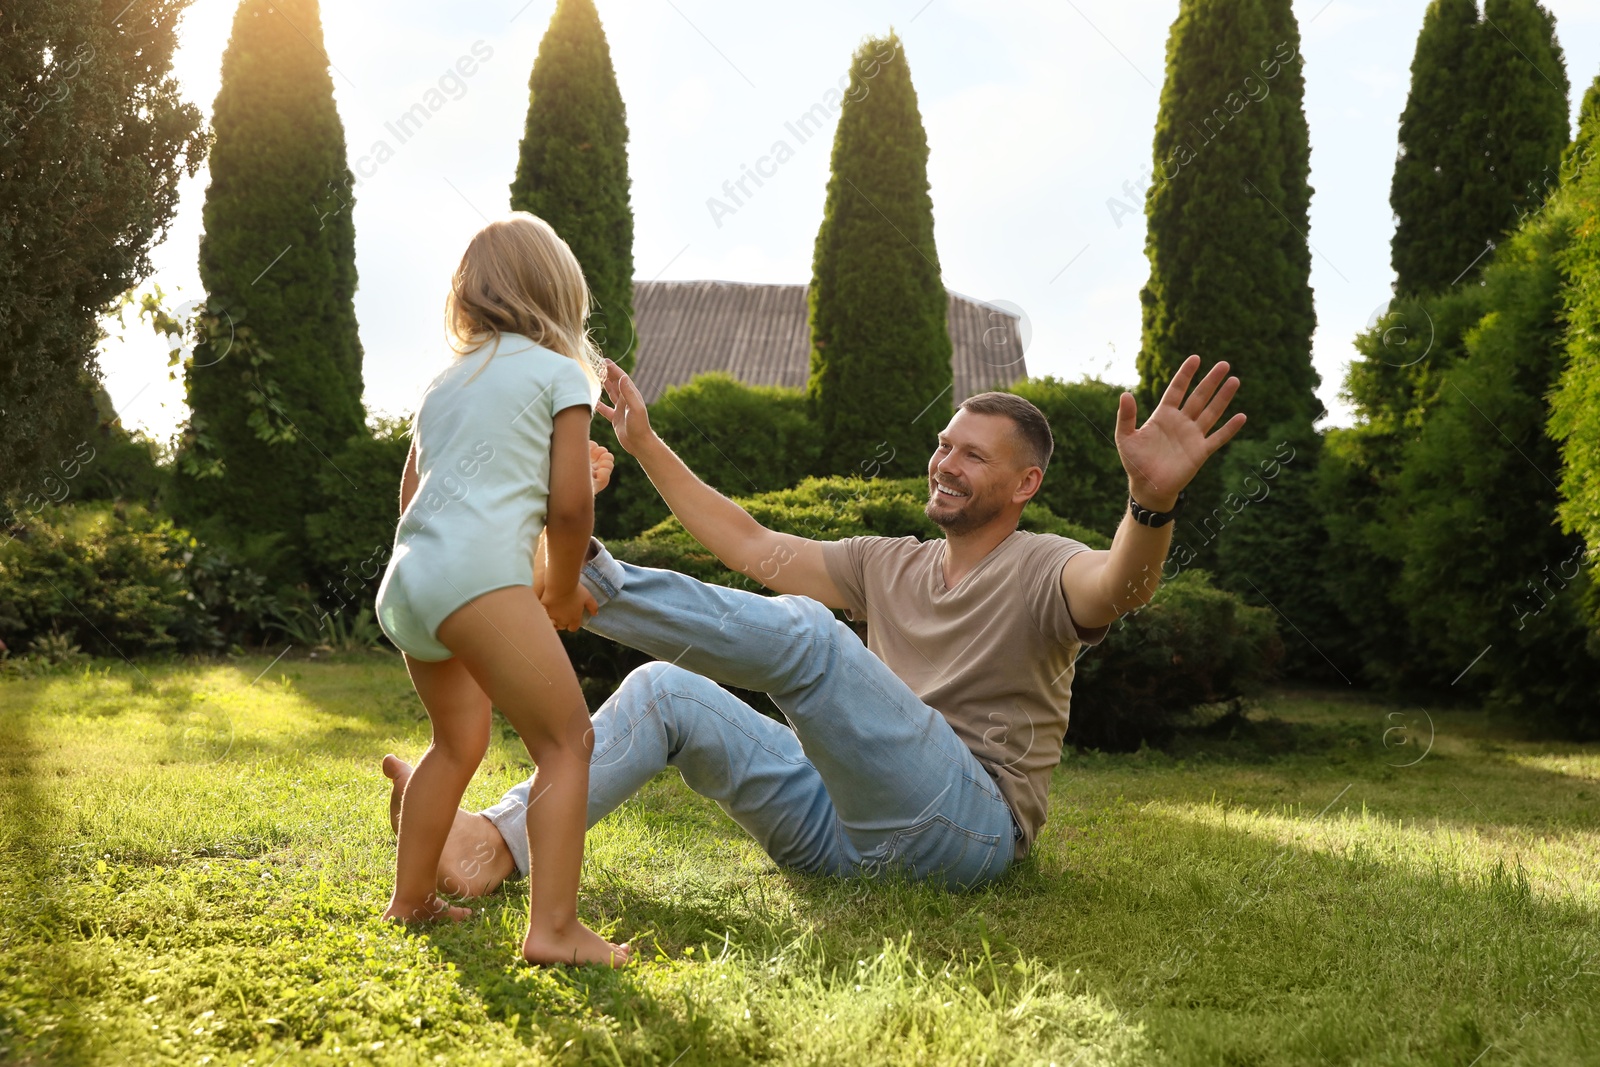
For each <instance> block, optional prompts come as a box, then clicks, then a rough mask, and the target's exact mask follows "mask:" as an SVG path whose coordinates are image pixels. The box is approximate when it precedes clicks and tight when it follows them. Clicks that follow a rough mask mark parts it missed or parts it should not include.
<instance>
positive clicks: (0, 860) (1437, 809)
mask: <svg viewBox="0 0 1600 1067" xmlns="http://www.w3.org/2000/svg"><path fill="white" fill-rule="evenodd" d="M1264 710H1270V711H1271V712H1273V713H1275V714H1277V715H1279V716H1282V717H1283V718H1285V719H1288V720H1291V721H1292V722H1293V723H1295V724H1296V725H1295V727H1294V728H1292V729H1290V728H1264V729H1262V730H1261V731H1260V732H1259V735H1258V736H1257V735H1249V736H1241V737H1240V738H1238V739H1236V740H1234V741H1231V742H1227V743H1222V742H1216V743H1205V742H1190V743H1186V745H1184V746H1183V747H1181V748H1180V749H1179V750H1178V753H1177V754H1175V755H1164V754H1161V753H1150V752H1145V753H1138V754H1134V755H1127V756H1104V755H1093V754H1090V755H1075V754H1069V756H1068V757H1067V759H1066V761H1065V762H1064V764H1063V766H1062V768H1061V770H1060V771H1059V772H1058V773H1057V777H1056V781H1055V787H1054V799H1053V808H1052V818H1051V821H1050V823H1049V825H1048V826H1047V827H1046V828H1045V831H1044V833H1043V835H1042V837H1041V840H1040V843H1039V847H1038V849H1037V851H1036V854H1035V857H1034V858H1033V859H1031V860H1030V861H1028V862H1027V863H1025V864H1022V865H1020V866H1019V867H1018V868H1017V869H1016V870H1014V871H1013V872H1012V873H1011V874H1010V875H1008V876H1007V878H1006V879H1004V880H1003V881H1002V882H1001V883H1000V884H998V885H996V886H994V887H991V888H990V889H987V890H985V891H983V892H979V893H974V894H967V895H952V894H948V893H943V892H940V891H938V890H934V889H929V888H926V887H920V886H913V885H906V884H899V883H886V884H878V885H863V884H856V883H841V882H836V881H831V880H828V879H822V878H812V877H806V876H800V875H795V874H792V873H789V872H785V871H782V870H779V869H777V868H775V867H774V866H773V865H772V864H771V863H770V862H769V861H768V860H767V859H766V858H765V857H764V856H763V855H762V854H761V853H760V852H759V850H758V849H756V848H754V847H753V846H752V845H751V844H750V842H749V841H748V840H747V839H746V838H745V837H744V836H743V834H742V833H741V832H739V831H738V830H737V828H736V827H734V826H733V825H732V824H731V823H730V822H729V821H728V820H727V819H726V818H725V817H724V816H723V815H722V814H721V813H720V812H719V811H717V809H716V808H715V806H714V805H712V804H710V803H708V802H705V801H703V800H701V799H699V798H697V797H694V796H693V795H691V794H689V793H688V791H687V790H685V789H684V788H683V785H682V783H681V782H680V781H678V780H677V776H676V773H675V772H668V773H667V774H664V775H662V776H661V777H660V778H659V779H657V780H656V781H655V782H653V783H651V784H650V785H649V786H648V787H647V788H646V789H645V790H644V791H643V792H642V793H641V794H640V795H639V796H638V797H636V798H635V799H633V800H632V801H630V802H629V803H628V804H626V805H624V807H623V808H622V809H621V810H619V811H618V812H617V813H616V814H614V815H613V816H612V817H611V818H609V819H608V820H606V821H605V822H604V823H602V824H601V825H600V826H599V827H597V828H596V829H595V830H594V831H593V832H592V833H591V834H590V837H589V850H588V860H587V869H586V876H585V883H584V889H583V894H582V898H581V900H580V909H581V911H582V913H583V915H584V916H585V917H586V918H587V919H588V920H589V921H591V922H592V923H594V924H596V925H598V926H600V927H601V928H602V929H604V930H606V931H608V932H611V933H615V934H619V935H624V936H628V937H630V938H631V939H633V940H634V942H635V943H636V944H639V945H641V946H642V948H643V957H644V958H643V961H642V963H641V965H639V966H637V967H634V968H631V969H629V970H628V971H626V972H623V973H620V974H610V973H602V972H598V971H592V970H591V971H579V972H567V971H542V970H534V969H531V968H527V967H523V966H521V965H519V964H517V963H516V962H515V949H516V946H517V944H518V938H519V935H520V929H519V923H520V922H521V918H522V917H521V910H522V907H523V900H524V898H523V897H522V893H523V892H524V888H523V886H521V885H517V884H513V885H510V886H508V887H506V888H505V889H504V890H502V891H501V892H500V893H499V894H498V895H497V896H495V897H494V898H492V899H491V900H490V901H488V902H487V904H488V906H487V908H486V909H485V912H484V914H483V915H482V916H481V917H480V918H478V919H476V920H474V921H472V922H469V923H467V924H464V925H462V926H459V927H453V928H449V929H437V930H434V931H432V932H430V933H427V934H424V935H414V934H407V933H405V932H403V931H400V930H396V929H393V928H389V927H386V926H383V925H381V924H379V923H377V922H376V921H375V919H374V916H375V915H376V914H377V912H378V910H379V908H380V907H381V905H382V903H383V901H384V899H385V897H386V896H387V892H388V889H389V885H390V883H389V879H390V878H391V876H392V864H393V844H392V841H391V839H390V836H389V831H388V824H387V820H386V799H387V790H386V788H385V787H386V785H387V783H386V782H385V781H384V780H383V778H382V776H381V774H380V772H379V769H378V762H377V761H378V758H379V757H381V756H382V754H383V753H384V752H385V751H387V750H389V749H394V750H396V751H399V752H402V753H406V754H410V755H415V754H416V753H417V752H418V751H419V750H420V748H421V746H422V745H423V744H425V742H426V737H427V726H426V722H425V720H424V718H423V716H422V712H421V708H420V706H419V705H418V703H417V701H416V698H415V696H414V694H413V693H412V692H411V689H410V685H409V683H408V681H407V679H406V677H405V673H404V671H403V669H402V668H401V666H400V665H399V663H398V662H396V661H395V660H393V659H390V658H387V657H382V656H374V657H372V658H370V659H353V660H346V661H342V662H337V663H324V662H306V661H284V662H281V663H278V664H276V665H272V666H270V667H269V660H268V659H266V658H257V659H244V660H240V661H237V662H232V663H209V664H201V665H194V666H179V665H171V666H160V665H149V664H142V665H141V666H140V667H139V668H138V669H135V668H132V667H130V666H128V665H126V664H115V665H108V664H104V663H97V664H96V665H94V666H92V667H90V668H87V669H82V670H79V671H77V672H75V673H70V674H62V675H54V676H46V677H41V678H35V679H31V680H27V681H12V682H6V683H3V684H0V815H3V819H0V897H3V899H0V914H3V916H4V918H3V919H0V924H3V926H0V931H3V932H0V1061H20V1062H61V1063H101V1062H111V1063H119V1064H120V1063H128V1064H135V1063H147V1062H148V1063H169V1062H170V1063H241V1064H242V1063H249V1062H251V1061H254V1062H255V1063H256V1064H268V1063H274V1062H276V1063H282V1064H289V1063H298V1062H323V1061H331V1060H355V1061H371V1062H381V1063H435V1062H444V1063H452V1064H454V1063H540V1062H562V1063H628V1064H632V1063H655V1064H661V1065H666V1064H671V1063H674V1062H676V1063H679V1064H684V1065H687V1064H700V1063H740V1062H751V1061H763V1062H780V1063H815V1064H823V1063H837V1064H861V1063H906V1064H912V1063H915V1064H973V1063H1040V1064H1045V1063H1050V1062H1055V1063H1058V1064H1059V1065H1061V1067H1067V1065H1068V1064H1078V1065H1085V1067H1086V1065H1088V1064H1122V1063H1177V1064H1216V1063H1227V1064H1301V1063H1313V1064H1316V1063H1328V1064H1355V1063H1363V1064H1366V1063H1405V1064H1413V1063H1415V1064H1458V1065H1464V1064H1468V1063H1471V1062H1473V1061H1474V1058H1475V1057H1481V1059H1480V1060H1479V1061H1478V1062H1479V1063H1480V1064H1481V1065H1482V1067H1489V1065H1490V1064H1500V1063H1527V1064H1563V1063H1574V1064H1576V1063H1594V1062H1600V930H1597V925H1596V914H1597V911H1600V889H1597V878H1596V869H1597V861H1600V815H1597V808H1600V803H1597V798H1600V781H1597V777H1600V748H1597V747H1595V746H1588V747H1583V746H1571V745H1565V746H1563V745H1541V744H1534V743H1527V742H1519V741H1514V740H1510V739H1507V738H1504V737H1499V736H1496V735H1494V734H1493V733H1492V732H1490V731H1489V730H1488V729H1487V727H1486V726H1485V724H1484V723H1483V721H1482V720H1481V718H1480V717H1478V716H1473V715H1466V714H1461V713H1441V712H1439V711H1431V710H1424V709H1419V708H1390V707H1381V706H1377V705H1372V704H1365V703H1361V702H1359V701H1356V700H1351V699H1347V698H1334V697H1331V696H1321V695H1314V694H1313V695H1305V694H1279V695H1277V696H1275V697H1274V698H1273V699H1272V700H1271V701H1269V702H1267V705H1266V708H1265V709H1264ZM1396 716H1399V717H1398V718H1397V717H1396ZM1397 727H1398V728H1399V732H1396V730H1397ZM1419 757H1420V758H1419ZM527 772H528V768H527V766H526V764H525V762H524V760H523V758H522V753H521V750H520V746H519V745H518V744H517V742H516V740H515V738H514V737H512V736H511V735H510V734H509V732H507V731H506V730H504V729H503V728H502V730H501V731H500V733H499V735H498V736H497V739H496V742H495V745H494V746H493V748H492V749H491V753H490V756H489V759H488V760H487V761H486V763H485V765H484V768H483V770H482V771H481V772H480V774H479V776H478V778H477V779H476V780H475V781H474V783H473V786H472V790H471V793H470V795H469V803H470V804H472V805H477V806H481V805H485V804H487V803H489V802H490V801H492V800H493V799H495V798H496V797H498V795H499V794H500V792H501V791H502V790H503V789H504V788H506V787H507V786H509V785H510V784H512V783H514V782H515V781H517V780H518V779H519V778H520V777H522V776H523V775H524V774H526V773H527ZM440 1057H442V1059H441V1058H440Z"/></svg>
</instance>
